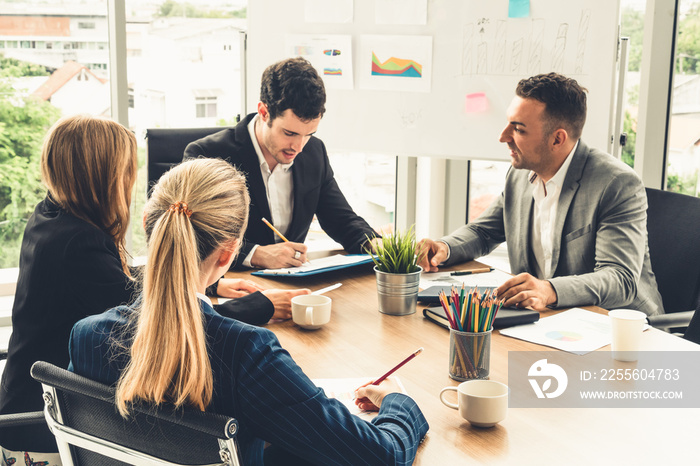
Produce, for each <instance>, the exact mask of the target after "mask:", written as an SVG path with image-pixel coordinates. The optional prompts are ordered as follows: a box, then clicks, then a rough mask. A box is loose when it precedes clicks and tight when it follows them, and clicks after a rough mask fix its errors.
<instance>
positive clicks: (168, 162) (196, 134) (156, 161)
mask: <svg viewBox="0 0 700 466" xmlns="http://www.w3.org/2000/svg"><path fill="white" fill-rule="evenodd" d="M224 129H226V128H225V127H223V126H215V127H213V128H154V129H148V130H146V146H147V166H148V167H147V168H148V186H147V187H146V191H147V194H148V193H150V191H151V188H152V187H153V185H154V184H156V182H158V180H159V179H160V177H161V176H162V175H163V173H165V172H167V171H168V170H170V168H171V167H172V166H174V165H177V164H178V163H180V162H182V157H183V154H184V152H185V147H187V144H189V143H190V142H192V141H196V140H197V139H200V138H203V137H204V136H209V135H210V134H213V133H216V132H219V131H222V130H224Z"/></svg>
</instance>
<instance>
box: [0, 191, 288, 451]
mask: <svg viewBox="0 0 700 466" xmlns="http://www.w3.org/2000/svg"><path fill="white" fill-rule="evenodd" d="M135 288H136V287H135V284H134V282H133V281H132V280H130V279H129V278H128V277H127V276H126V274H124V271H123V270H122V267H121V262H120V259H119V252H118V251H117V247H116V245H115V244H114V241H113V240H112V239H111V237H110V236H108V235H107V234H106V233H104V232H103V231H102V230H100V229H98V228H96V227H95V226H93V225H91V224H89V223H87V222H85V221H83V220H81V219H79V218H77V217H74V216H73V215H71V214H69V213H67V212H65V211H64V210H62V209H61V208H59V207H58V206H57V205H56V204H54V203H53V202H52V201H51V200H50V199H49V198H46V199H44V200H43V201H42V202H40V203H39V204H38V205H37V207H36V209H35V210H34V213H33V214H32V216H31V217H30V219H29V221H28V223H27V227H26V229H25V231H24V238H23V240H22V249H21V252H20V264H19V278H18V280H17V291H16V292H15V301H14V305H13V307H12V336H11V337H10V344H9V348H8V356H7V362H6V365H5V370H4V372H3V374H2V381H1V382H0V384H1V386H0V414H7V413H19V412H27V411H39V410H41V409H43V406H44V403H43V400H42V398H41V384H39V383H38V382H36V381H34V379H32V378H31V376H30V374H29V369H30V368H31V366H32V364H33V363H34V362H35V361H39V360H42V361H48V362H50V363H52V364H55V365H57V366H59V367H68V362H69V357H68V338H69V335H70V331H71V329H72V328H73V325H74V324H75V323H76V322H77V321H79V320H80V319H82V318H84V317H87V316H89V315H93V314H99V313H101V312H104V311H105V310H107V309H111V308H112V307H114V306H118V305H120V304H126V303H129V302H130V301H131V298H132V293H133V292H134V290H135ZM217 310H218V311H219V312H220V313H222V314H224V315H226V316H227V317H233V318H237V319H239V320H244V321H247V322H251V323H262V322H267V320H269V319H270V317H271V316H272V313H273V312H274V307H273V305H272V302H270V300H268V299H267V298H266V297H265V296H264V295H262V294H261V293H254V294H252V295H249V296H248V297H246V298H240V299H237V300H233V301H229V302H227V303H226V304H224V305H222V306H220V307H219V308H218V309H217ZM262 319H264V321H262V322H261V320H262ZM0 444H1V445H2V446H3V447H5V448H7V449H9V450H28V451H34V452H51V451H54V452H55V451H57V449H56V442H55V440H54V437H53V435H52V434H51V433H50V432H49V430H48V428H47V427H46V426H45V425H43V426H40V427H33V426H30V427H24V428H13V429H11V430H10V429H2V428H0Z"/></svg>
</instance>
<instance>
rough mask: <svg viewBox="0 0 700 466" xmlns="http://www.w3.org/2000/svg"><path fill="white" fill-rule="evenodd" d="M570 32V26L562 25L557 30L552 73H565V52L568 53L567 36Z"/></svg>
mask: <svg viewBox="0 0 700 466" xmlns="http://www.w3.org/2000/svg"><path fill="white" fill-rule="evenodd" d="M568 32H569V25H568V24H567V23H561V24H560V25H559V29H558V30H557V38H556V39H554V48H553V49H552V71H556V72H557V73H563V72H564V52H565V51H566V35H567V33H568Z"/></svg>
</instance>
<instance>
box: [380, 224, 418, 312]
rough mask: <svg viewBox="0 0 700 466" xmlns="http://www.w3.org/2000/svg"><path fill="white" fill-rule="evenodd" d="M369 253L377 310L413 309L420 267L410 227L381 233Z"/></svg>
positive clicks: (406, 310) (412, 231)
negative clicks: (375, 279) (399, 230)
mask: <svg viewBox="0 0 700 466" xmlns="http://www.w3.org/2000/svg"><path fill="white" fill-rule="evenodd" d="M370 254H372V260H373V261H374V272H375V273H376V275H377V295H378V298H379V312H381V313H384V314H391V315H397V316H403V315H408V314H413V313H415V312H416V298H417V296H418V285H419V283H420V274H421V272H422V271H423V268H422V267H421V266H419V265H418V255H417V254H416V235H415V232H414V230H413V227H411V228H409V230H408V231H407V232H406V233H401V232H395V233H393V234H391V235H382V238H381V241H379V242H378V243H377V244H376V246H375V251H373V252H370Z"/></svg>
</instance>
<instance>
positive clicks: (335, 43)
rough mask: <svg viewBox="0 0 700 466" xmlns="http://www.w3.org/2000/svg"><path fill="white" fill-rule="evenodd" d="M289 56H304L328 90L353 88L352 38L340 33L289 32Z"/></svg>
mask: <svg viewBox="0 0 700 466" xmlns="http://www.w3.org/2000/svg"><path fill="white" fill-rule="evenodd" d="M286 44H287V45H286V50H287V54H288V56H290V57H304V58H306V59H307V60H308V61H309V62H310V63H311V64H312V65H314V68H316V71H318V74H319V75H320V76H322V77H323V83H324V84H325V86H326V88H327V89H352V88H353V79H352V38H351V36H349V35H342V34H315V35H312V34H288V35H287V36H286Z"/></svg>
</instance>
